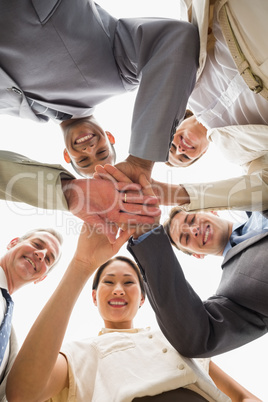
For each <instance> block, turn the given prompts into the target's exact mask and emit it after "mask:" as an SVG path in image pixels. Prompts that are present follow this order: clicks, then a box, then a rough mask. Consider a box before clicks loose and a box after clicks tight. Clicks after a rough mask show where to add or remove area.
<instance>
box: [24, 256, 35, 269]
mask: <svg viewBox="0 0 268 402" xmlns="http://www.w3.org/2000/svg"><path fill="white" fill-rule="evenodd" d="M25 260H27V261H28V262H29V263H30V264H31V265H32V266H33V267H34V269H35V264H34V262H33V261H32V260H30V258H28V257H25Z"/></svg>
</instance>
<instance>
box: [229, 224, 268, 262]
mask: <svg viewBox="0 0 268 402" xmlns="http://www.w3.org/2000/svg"><path fill="white" fill-rule="evenodd" d="M266 236H268V232H265V233H261V234H259V235H257V236H253V237H251V238H250V239H248V240H245V241H243V242H242V243H239V244H237V245H236V246H234V247H232V248H231V249H230V250H229V251H228V253H227V254H226V256H225V258H224V260H223V263H222V268H223V266H224V264H226V263H227V262H228V261H229V260H230V259H231V258H232V257H234V256H235V255H237V254H239V253H241V251H243V250H245V249H246V248H248V247H250V246H251V245H252V244H254V243H257V242H258V241H259V240H261V239H262V238H264V237H266Z"/></svg>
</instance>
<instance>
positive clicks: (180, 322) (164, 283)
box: [128, 227, 267, 357]
mask: <svg viewBox="0 0 268 402" xmlns="http://www.w3.org/2000/svg"><path fill="white" fill-rule="evenodd" d="M128 250H129V251H130V253H131V254H132V255H133V257H134V258H135V260H136V262H137V263H138V265H139V267H140V269H141V272H142V273H143V275H144V279H145V285H146V290H147V294H148V299H149V301H150V303H151V305H152V307H153V309H154V311H155V314H156V317H157V321H158V323H159V326H160V328H161V330H162V332H163V333H164V335H165V336H166V338H167V339H168V340H169V342H170V343H171V344H172V345H173V347H174V348H175V349H177V350H178V352H179V353H181V354H182V355H184V356H187V357H210V356H213V355H216V354H220V353H224V352H227V351H228V350H232V349H235V348H237V347H239V346H241V345H243V344H246V343H247V342H250V341H252V340H253V339H256V338H258V337H260V336H262V335H264V334H265V333H266V332H267V328H266V325H265V323H264V322H263V320H262V318H261V316H260V315H259V314H255V313H254V312H253V311H252V310H248V309H246V308H244V307H242V306H241V305H238V304H236V303H234V302H232V301H231V300H229V299H228V298H226V297H223V296H213V297H210V298H209V299H208V300H206V301H204V302H202V300H201V299H200V298H199V296H198V295H197V294H196V293H195V291H194V290H193V289H192V287H191V286H190V284H189V283H188V282H187V281H186V279H185V277H184V274H183V271H182V268H181V266H180V264H179V262H178V260H177V258H176V255H175V254H174V252H173V250H172V247H171V245H170V243H169V240H168V237H167V235H166V234H165V232H164V230H163V228H162V227H160V228H159V229H157V230H156V231H155V233H152V234H150V235H149V236H148V237H147V238H146V239H145V240H143V241H142V242H140V243H139V244H136V245H132V244H131V242H129V244H128ZM150 250H152V251H151V252H150ZM241 328H243V329H244V330H243V333H241Z"/></svg>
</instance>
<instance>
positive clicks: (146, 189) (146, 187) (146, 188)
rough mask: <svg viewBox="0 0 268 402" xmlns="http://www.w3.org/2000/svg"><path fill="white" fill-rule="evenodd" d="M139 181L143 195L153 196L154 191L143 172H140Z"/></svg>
mask: <svg viewBox="0 0 268 402" xmlns="http://www.w3.org/2000/svg"><path fill="white" fill-rule="evenodd" d="M139 183H140V185H141V186H142V192H143V194H144V195H151V196H154V197H155V193H154V192H153V189H152V186H151V183H150V182H149V180H148V179H147V177H146V176H145V174H143V173H142V174H141V175H140V177H139Z"/></svg>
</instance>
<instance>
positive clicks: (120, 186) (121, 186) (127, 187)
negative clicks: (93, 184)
mask: <svg viewBox="0 0 268 402" xmlns="http://www.w3.org/2000/svg"><path fill="white" fill-rule="evenodd" d="M116 188H117V190H119V191H131V190H133V191H139V190H140V189H141V185H140V184H136V183H132V182H130V183H124V182H118V183H116Z"/></svg>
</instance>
